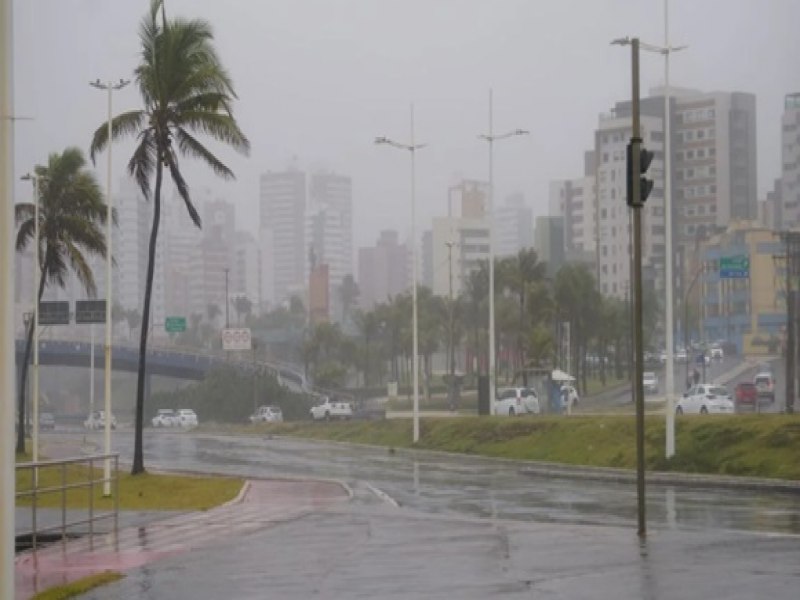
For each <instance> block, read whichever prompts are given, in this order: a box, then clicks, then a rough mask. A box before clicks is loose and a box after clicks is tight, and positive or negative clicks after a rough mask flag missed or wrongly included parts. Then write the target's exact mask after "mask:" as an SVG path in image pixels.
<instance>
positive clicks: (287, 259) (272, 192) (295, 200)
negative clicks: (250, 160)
mask: <svg viewBox="0 0 800 600" xmlns="http://www.w3.org/2000/svg"><path fill="white" fill-rule="evenodd" d="M260 212H261V218H260V229H261V256H262V259H263V263H262V264H263V268H262V284H263V288H264V289H263V290H262V294H263V298H262V300H263V301H265V302H266V303H268V304H270V305H274V304H277V303H280V302H283V301H284V300H287V299H289V298H290V297H291V296H292V295H294V294H300V295H302V294H303V291H304V290H305V289H306V283H305V274H306V272H307V259H308V248H307V246H306V221H305V215H306V175H305V173H304V172H302V171H298V170H296V169H290V170H288V171H282V172H267V173H264V174H262V175H261V190H260Z"/></svg>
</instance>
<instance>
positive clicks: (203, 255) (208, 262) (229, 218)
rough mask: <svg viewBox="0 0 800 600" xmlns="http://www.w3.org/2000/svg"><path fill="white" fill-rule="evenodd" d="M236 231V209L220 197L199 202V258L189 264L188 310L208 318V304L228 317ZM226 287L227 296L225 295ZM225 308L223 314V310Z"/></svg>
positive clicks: (221, 321) (223, 318) (222, 315)
mask: <svg viewBox="0 0 800 600" xmlns="http://www.w3.org/2000/svg"><path fill="white" fill-rule="evenodd" d="M235 230H236V208H235V207H234V206H233V204H229V203H227V202H225V201H223V200H214V201H207V202H206V203H205V204H204V205H203V237H202V240H201V241H200V246H199V248H198V250H199V258H200V260H198V261H194V262H193V264H192V271H191V279H190V281H189V295H190V311H191V313H195V314H202V315H204V316H206V317H210V311H212V310H213V309H211V308H210V307H211V306H216V307H217V309H219V314H220V316H221V317H222V319H221V320H220V323H225V318H226V317H227V318H228V319H230V311H231V309H230V304H229V297H228V296H229V295H230V292H231V291H232V288H231V284H232V282H233V280H232V277H233V276H234V271H233V269H232V266H233V262H234V261H233V239H234V232H235ZM226 288H227V293H228V296H226ZM226 311H227V313H226Z"/></svg>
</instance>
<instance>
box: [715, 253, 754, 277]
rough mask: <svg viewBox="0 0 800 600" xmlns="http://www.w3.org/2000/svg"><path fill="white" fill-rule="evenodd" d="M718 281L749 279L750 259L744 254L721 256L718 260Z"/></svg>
mask: <svg viewBox="0 0 800 600" xmlns="http://www.w3.org/2000/svg"><path fill="white" fill-rule="evenodd" d="M719 276H720V279H747V278H748V277H750V257H748V256H747V255H744V254H740V255H737V256H723V257H722V258H720V259H719Z"/></svg>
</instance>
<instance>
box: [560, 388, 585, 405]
mask: <svg viewBox="0 0 800 600" xmlns="http://www.w3.org/2000/svg"><path fill="white" fill-rule="evenodd" d="M565 398H568V399H569V405H570V406H577V405H578V402H580V400H581V397H580V396H579V395H578V390H576V389H575V387H574V386H571V385H569V384H567V383H565V384H564V385H562V386H561V404H562V405H564V404H565V403H564V399H565Z"/></svg>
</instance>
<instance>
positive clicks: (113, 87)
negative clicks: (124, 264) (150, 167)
mask: <svg viewBox="0 0 800 600" xmlns="http://www.w3.org/2000/svg"><path fill="white" fill-rule="evenodd" d="M129 83H130V81H127V80H125V79H120V80H119V81H118V82H117V83H114V82H112V81H108V82H106V83H102V82H101V81H100V80H99V79H97V80H96V81H92V82H90V83H89V85H91V86H92V87H94V88H97V89H98V90H105V91H107V92H108V140H107V148H108V172H107V174H106V177H107V181H106V337H105V348H104V349H105V379H104V388H103V393H104V396H105V407H104V408H105V423H104V424H103V425H104V441H105V443H104V446H105V450H104V452H105V454H111V323H112V320H111V302H112V300H111V265H112V261H113V259H112V256H111V247H112V245H111V227H112V223H113V218H112V207H111V204H112V202H111V141H112V137H113V135H112V134H113V130H112V114H113V113H112V111H111V96H112V94H113V92H114V91H117V90H121V89H122V88H124V87H125V86H126V85H128V84H129ZM103 495H104V496H110V495H111V459H110V458H106V460H105V465H104V468H103Z"/></svg>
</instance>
